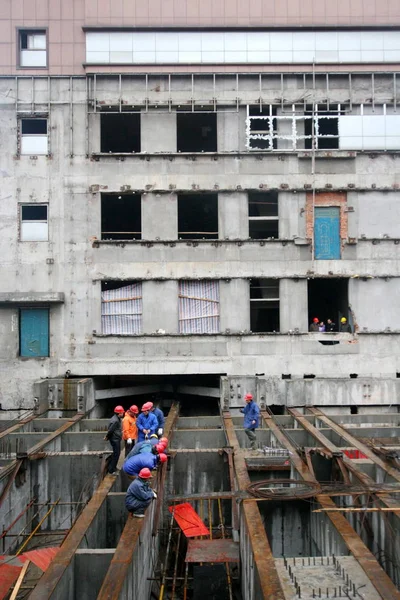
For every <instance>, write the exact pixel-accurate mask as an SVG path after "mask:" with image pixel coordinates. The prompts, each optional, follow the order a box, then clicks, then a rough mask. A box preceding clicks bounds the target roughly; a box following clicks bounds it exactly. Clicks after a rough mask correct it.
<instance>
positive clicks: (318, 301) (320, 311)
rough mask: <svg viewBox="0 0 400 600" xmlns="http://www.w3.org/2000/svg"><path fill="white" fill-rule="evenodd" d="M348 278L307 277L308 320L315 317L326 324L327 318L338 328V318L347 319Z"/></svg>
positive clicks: (310, 320)
mask: <svg viewBox="0 0 400 600" xmlns="http://www.w3.org/2000/svg"><path fill="white" fill-rule="evenodd" d="M348 287H349V280H348V279H344V278H341V279H334V278H332V279H309V281H308V322H309V323H311V322H312V320H313V319H314V318H315V317H316V318H317V319H319V321H323V322H324V323H325V325H326V322H327V319H331V320H332V321H333V322H334V323H335V331H338V330H339V324H340V319H341V318H342V317H346V319H347V320H349V300H348Z"/></svg>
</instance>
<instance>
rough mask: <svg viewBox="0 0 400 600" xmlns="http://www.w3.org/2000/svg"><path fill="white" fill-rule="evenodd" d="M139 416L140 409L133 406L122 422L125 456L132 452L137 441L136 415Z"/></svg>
mask: <svg viewBox="0 0 400 600" xmlns="http://www.w3.org/2000/svg"><path fill="white" fill-rule="evenodd" d="M138 414H139V409H138V407H137V406H136V405H135V404H133V405H132V406H131V407H130V408H129V409H128V410H127V411H126V413H125V416H124V418H123V421H122V439H123V440H124V442H125V456H127V455H128V454H129V452H130V451H131V450H132V448H133V446H134V445H135V442H136V440H137V434H138V430H137V426H136V415H138Z"/></svg>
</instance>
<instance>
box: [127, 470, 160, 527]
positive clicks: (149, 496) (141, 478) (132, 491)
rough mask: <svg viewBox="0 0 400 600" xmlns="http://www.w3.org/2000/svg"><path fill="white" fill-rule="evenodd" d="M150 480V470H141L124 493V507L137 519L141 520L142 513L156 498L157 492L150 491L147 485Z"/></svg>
mask: <svg viewBox="0 0 400 600" xmlns="http://www.w3.org/2000/svg"><path fill="white" fill-rule="evenodd" d="M150 479H151V471H150V469H147V468H144V469H142V470H141V471H140V473H139V475H138V477H137V479H135V481H132V483H131V484H130V486H129V487H128V491H127V492H126V496H125V506H126V508H127V509H128V510H129V512H130V513H131V515H132V516H134V517H137V518H138V519H143V517H144V511H145V510H146V508H147V507H148V506H149V504H150V503H151V501H152V500H154V499H155V498H157V492H156V491H155V490H152V489H151V487H150V485H149V483H150Z"/></svg>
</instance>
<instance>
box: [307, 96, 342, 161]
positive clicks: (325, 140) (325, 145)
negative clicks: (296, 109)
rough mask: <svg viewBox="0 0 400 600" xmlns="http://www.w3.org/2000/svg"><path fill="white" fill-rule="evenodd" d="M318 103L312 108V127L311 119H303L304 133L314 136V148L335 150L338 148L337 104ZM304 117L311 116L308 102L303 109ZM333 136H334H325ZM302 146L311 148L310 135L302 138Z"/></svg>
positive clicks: (310, 107)
mask: <svg viewBox="0 0 400 600" xmlns="http://www.w3.org/2000/svg"><path fill="white" fill-rule="evenodd" d="M329 108H330V110H328V109H327V105H326V104H324V105H322V104H318V105H317V106H316V107H315V108H314V128H313V119H312V118H311V119H305V121H304V135H306V136H314V140H315V149H316V150H335V149H337V148H339V114H340V113H339V111H338V108H339V107H338V105H330V107H329ZM304 114H305V116H306V117H312V114H313V107H312V105H311V104H308V105H307V107H306V111H305V113H304ZM326 136H335V137H326ZM304 146H305V148H306V149H307V150H311V149H312V148H313V139H312V137H309V138H306V139H305V140H304Z"/></svg>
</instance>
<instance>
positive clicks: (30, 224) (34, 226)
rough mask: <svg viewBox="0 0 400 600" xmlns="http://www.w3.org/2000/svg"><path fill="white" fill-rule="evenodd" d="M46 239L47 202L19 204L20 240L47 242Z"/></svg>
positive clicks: (47, 232) (47, 227)
mask: <svg viewBox="0 0 400 600" xmlns="http://www.w3.org/2000/svg"><path fill="white" fill-rule="evenodd" d="M48 239H49V225H48V219H47V204H21V205H20V240H21V242H47V240H48Z"/></svg>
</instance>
